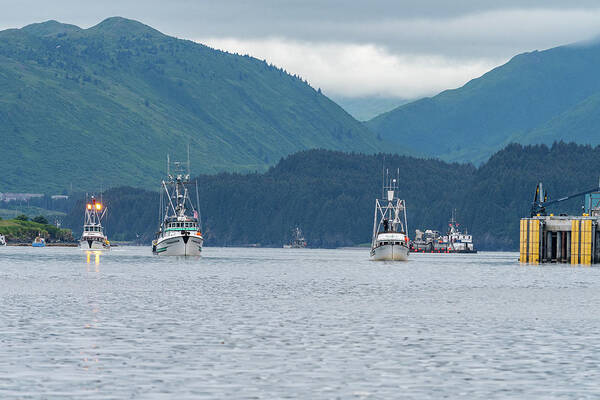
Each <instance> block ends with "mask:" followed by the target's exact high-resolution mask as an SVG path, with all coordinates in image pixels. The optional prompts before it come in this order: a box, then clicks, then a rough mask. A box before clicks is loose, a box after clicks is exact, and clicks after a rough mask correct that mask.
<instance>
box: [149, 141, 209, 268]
mask: <svg viewBox="0 0 600 400" xmlns="http://www.w3.org/2000/svg"><path fill="white" fill-rule="evenodd" d="M170 165H171V162H170V160H169V158H168V157H167V179H166V180H163V181H162V188H161V196H160V210H161V216H160V218H161V223H160V227H159V230H158V232H157V233H156V238H155V239H154V240H153V241H152V253H154V254H156V255H163V256H200V255H201V254H202V244H203V243H204V238H203V237H202V232H201V231H200V222H199V218H198V211H197V209H196V208H195V207H194V205H193V204H192V201H191V199H190V197H189V192H188V188H187V186H189V185H191V184H192V182H191V181H190V161H189V152H188V162H187V172H184V171H183V168H182V163H180V162H174V167H175V168H174V172H173V173H171V172H170ZM196 203H198V183H197V182H196Z"/></svg>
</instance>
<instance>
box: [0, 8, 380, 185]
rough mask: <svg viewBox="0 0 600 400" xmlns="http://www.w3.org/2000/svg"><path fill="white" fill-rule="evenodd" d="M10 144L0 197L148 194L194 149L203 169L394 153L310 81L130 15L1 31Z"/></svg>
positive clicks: (0, 113)
mask: <svg viewBox="0 0 600 400" xmlns="http://www.w3.org/2000/svg"><path fill="white" fill-rule="evenodd" d="M0 139H1V140H0V154H2V174H1V175H0V191H29V192H32V191H33V192H38V191H44V192H49V191H54V192H61V191H63V189H66V188H67V187H70V186H71V184H72V185H73V188H74V190H100V189H101V188H102V187H104V188H106V187H111V186H117V185H132V186H136V187H140V186H141V187H143V186H146V187H150V186H151V185H152V184H153V183H154V182H156V180H157V179H158V177H160V176H161V175H162V174H163V173H164V165H165V159H166V155H167V153H171V154H172V155H173V154H179V155H182V156H181V157H180V158H184V157H185V155H184V154H185V151H186V148H187V146H188V145H190V147H191V157H192V164H193V165H194V168H195V169H196V170H197V171H198V172H202V173H216V172H219V171H255V170H259V171H265V170H266V169H267V168H268V166H269V165H272V164H274V163H275V162H276V161H277V160H278V159H280V158H281V157H282V156H285V155H288V154H290V153H293V152H296V151H299V150H303V149H310V148H326V149H336V150H343V151H360V152H365V153H374V152H376V151H381V150H382V149H384V148H385V149H389V147H386V146H384V145H383V143H382V141H381V140H378V139H377V138H376V136H375V135H374V134H372V133H371V132H369V131H368V130H367V129H366V128H365V127H364V126H363V124H361V123H359V122H358V121H356V120H355V119H354V118H352V117H351V116H350V115H349V114H348V113H346V112H345V111H344V110H342V109H341V108H340V107H339V106H337V105H336V104H335V103H334V102H332V101H331V100H329V99H328V98H327V97H326V96H324V95H323V94H322V93H321V91H320V90H318V89H314V88H312V87H311V86H309V85H308V84H307V83H306V82H305V81H304V80H303V79H302V78H300V77H297V76H292V75H290V74H288V73H287V72H286V71H284V70H282V69H279V68H276V67H274V66H272V65H269V64H268V63H266V62H265V61H261V60H257V59H255V58H252V57H249V56H240V55H235V54H229V53H225V52H222V51H217V50H214V49H211V48H209V47H206V46H203V45H201V44H197V43H194V42H191V41H187V40H180V39H176V38H173V37H169V36H166V35H163V34H162V33H160V32H158V31H156V30H154V29H152V28H150V27H148V26H146V25H143V24H141V23H139V22H136V21H131V20H127V19H124V18H109V19H107V20H105V21H103V22H101V23H100V24H98V25H96V26H94V27H92V28H89V29H80V28H78V27H76V26H73V25H66V24H61V23H58V22H56V21H48V22H45V23H41V24H33V25H29V26H26V27H24V28H22V29H9V30H4V31H0ZM388 151H389V150H388Z"/></svg>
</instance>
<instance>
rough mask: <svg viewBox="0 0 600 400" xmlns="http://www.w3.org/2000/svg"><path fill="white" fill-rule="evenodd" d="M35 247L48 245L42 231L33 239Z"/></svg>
mask: <svg viewBox="0 0 600 400" xmlns="http://www.w3.org/2000/svg"><path fill="white" fill-rule="evenodd" d="M31 245H32V246H33V247H46V239H44V238H43V237H42V235H41V233H38V235H37V237H36V238H35V239H33V242H32V243H31Z"/></svg>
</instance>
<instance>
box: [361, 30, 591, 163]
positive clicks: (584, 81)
mask: <svg viewBox="0 0 600 400" xmlns="http://www.w3.org/2000/svg"><path fill="white" fill-rule="evenodd" d="M598 65H600V42H599V41H595V42H592V43H582V44H575V45H570V46H561V47H556V48H552V49H549V50H545V51H533V52H530V53H524V54H520V55H517V56H515V57H514V58H513V59H511V60H510V61H509V62H508V63H506V64H504V65H502V66H500V67H498V68H495V69H493V70H491V71H490V72H488V73H486V74H484V75H483V76H481V77H479V78H477V79H473V80H471V81H470V82H468V83H467V84H466V85H464V86H463V87H461V88H458V89H454V90H446V91H444V92H442V93H440V94H438V95H437V96H434V97H431V98H424V99H421V100H417V101H415V102H412V103H408V104H405V105H402V106H400V107H398V108H396V109H394V110H392V111H390V112H387V113H384V114H382V115H379V116H377V117H376V118H374V119H372V120H370V121H369V122H368V123H367V126H368V127H369V128H370V129H371V130H373V131H374V132H376V133H378V134H379V135H380V136H381V137H382V138H383V139H385V140H389V141H393V142H395V143H403V144H404V145H405V146H407V147H410V148H412V149H413V150H416V151H419V153H422V154H426V155H429V156H434V157H441V158H443V159H445V160H457V161H472V162H477V163H479V162H483V161H485V160H487V158H488V157H489V156H490V155H491V154H493V153H494V152H496V151H498V150H499V149H501V148H502V147H504V146H506V145H507V144H508V143H511V142H518V143H523V144H537V143H545V144H548V145H551V144H552V143H553V142H555V141H560V140H565V141H573V142H576V143H580V144H592V145H598V144H600V135H598V128H599V126H600V125H599V123H600V118H599V114H598V112H597V110H598V105H600V74H598Z"/></svg>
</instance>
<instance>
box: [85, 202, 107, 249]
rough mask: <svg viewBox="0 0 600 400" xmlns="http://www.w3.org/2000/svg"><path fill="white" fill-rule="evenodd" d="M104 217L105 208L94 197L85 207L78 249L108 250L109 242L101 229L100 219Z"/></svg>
mask: <svg viewBox="0 0 600 400" xmlns="http://www.w3.org/2000/svg"><path fill="white" fill-rule="evenodd" d="M105 215H106V207H104V205H103V204H102V201H97V200H96V198H95V197H94V196H92V197H91V199H90V201H87V202H86V205H85V221H84V223H83V233H82V234H81V239H79V248H80V249H81V250H110V242H109V241H108V239H107V237H106V235H104V229H103V228H102V219H103V218H104V216H105Z"/></svg>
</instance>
